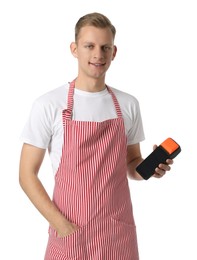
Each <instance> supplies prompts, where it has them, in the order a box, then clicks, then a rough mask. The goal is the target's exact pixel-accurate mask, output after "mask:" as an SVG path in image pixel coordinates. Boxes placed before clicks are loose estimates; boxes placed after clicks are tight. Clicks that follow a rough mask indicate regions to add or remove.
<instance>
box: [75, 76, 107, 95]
mask: <svg viewBox="0 0 197 260" xmlns="http://www.w3.org/2000/svg"><path fill="white" fill-rule="evenodd" d="M105 87H106V86H105V82H104V80H103V79H99V80H98V79H96V80H95V79H88V80H83V79H81V78H80V77H77V78H76V80H75V88H77V89H80V90H83V91H87V92H99V91H102V90H104V89H105Z"/></svg>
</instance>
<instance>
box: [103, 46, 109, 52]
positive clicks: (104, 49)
mask: <svg viewBox="0 0 197 260" xmlns="http://www.w3.org/2000/svg"><path fill="white" fill-rule="evenodd" d="M102 49H103V51H105V52H107V51H110V50H111V46H108V45H106V46H103V47H102Z"/></svg>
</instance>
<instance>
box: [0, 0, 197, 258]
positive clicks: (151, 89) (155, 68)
mask: <svg viewBox="0 0 197 260" xmlns="http://www.w3.org/2000/svg"><path fill="white" fill-rule="evenodd" d="M195 2H196V1H195V0H193V1H192V0H165V1H162V0H161V1H158V0H149V1H146V0H138V1H137V0H135V1H125V0H122V1H106V0H99V1H88V0H84V1H79V0H78V1H66V0H64V1H63V0H56V1H51V0H47V1H44V0H39V1H38V0H34V1H28V0H18V1H14V0H7V1H1V3H0V36H1V40H0V45H1V46H0V86H1V90H0V91H1V94H0V106H1V107H0V119H1V127H0V145H1V146H0V149H1V182H0V205H1V206H0V207H1V214H0V220H1V221H0V223H1V232H0V234H1V235H0V238H1V255H0V259H2V260H13V259H20V260H27V259H28V260H42V259H43V255H44V251H45V247H46V243H47V228H48V224H47V223H46V221H45V220H44V218H43V217H42V216H41V215H40V214H39V213H38V212H37V210H36V209H35V208H34V207H33V206H32V204H31V203H30V201H29V200H28V198H27V197H26V196H25V194H24V193H23V191H22V190H21V188H20V187H19V184H18V164H19V155H20V149H21V143H20V140H19V137H20V133H21V131H22V128H23V126H24V123H25V121H26V119H27V117H28V115H29V112H30V109H31V105H32V103H33V101H34V99H35V98H36V97H38V96H39V95H41V94H43V93H45V92H47V91H49V90H51V89H53V88H56V87H58V86H60V85H62V84H64V83H65V82H67V81H69V80H72V79H73V78H74V77H75V76H76V72H77V61H76V60H75V59H74V58H73V56H72V55H71V54H70V50H69V44H70V42H71V41H73V39H74V26H75V23H76V21H77V20H78V18H79V17H81V16H82V15H84V14H86V13H88V12H92V11H98V12H102V13H104V14H105V15H107V16H108V17H109V18H110V20H111V21H112V23H113V24H114V25H115V26H116V28H117V36H116V45H117V46H118V53H117V57H116V59H115V60H114V61H113V63H112V66H111V68H110V70H109V71H108V74H107V84H109V85H111V86H113V87H116V88H118V89H121V90H123V91H126V92H128V93H130V94H133V95H134V96H136V97H137V98H138V100H139V102H140V105H141V112H142V117H143V122H144V129H145V134H146V140H145V141H144V142H143V143H142V144H141V149H142V154H143V156H144V157H145V156H146V155H148V154H149V153H150V152H151V151H152V146H153V144H155V143H156V144H160V142H162V141H163V140H164V139H165V138H167V137H172V138H174V139H175V140H176V141H177V142H178V143H179V144H180V145H181V148H182V152H181V153H180V155H178V156H177V157H176V158H175V160H174V165H173V167H172V170H171V172H170V173H169V174H168V175H166V176H165V177H164V178H162V179H159V180H158V179H150V180H148V181H142V182H135V181H130V188H131V196H132V200H133V207H134V215H135V219H136V225H137V232H138V240H139V251H140V260H196V259H197V250H196V246H197V224H196V221H197V213H196V212H197V210H196V205H197V188H196V186H197V177H196V175H197V170H196V161H197V160H196V158H197V157H196V146H197V142H196V133H197V127H196V118H197V117H196V112H197V105H196V87H197V47H196V46H197V15H196V14H197V8H196V5H195ZM40 177H41V179H42V181H43V183H44V185H45V186H46V188H47V190H48V191H49V194H52V187H53V175H52V170H51V165H50V162H49V159H48V156H46V159H45V162H44V164H43V167H42V169H41V173H40ZM90 260H91V259H90ZM103 260H105V259H103ZM112 260H113V259H112Z"/></svg>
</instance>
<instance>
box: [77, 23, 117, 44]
mask: <svg viewBox="0 0 197 260" xmlns="http://www.w3.org/2000/svg"><path fill="white" fill-rule="evenodd" d="M78 42H81V43H84V42H92V43H97V44H113V42H114V38H113V34H112V32H111V30H110V28H108V27H107V28H97V27H94V26H84V27H82V28H81V29H80V32H79V35H78Z"/></svg>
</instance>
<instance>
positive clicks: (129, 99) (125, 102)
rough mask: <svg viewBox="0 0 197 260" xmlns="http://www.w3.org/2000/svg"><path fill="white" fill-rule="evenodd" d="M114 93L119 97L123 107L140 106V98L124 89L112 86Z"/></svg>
mask: <svg viewBox="0 0 197 260" xmlns="http://www.w3.org/2000/svg"><path fill="white" fill-rule="evenodd" d="M109 87H110V86H109ZM110 88H111V90H112V91H113V93H114V94H115V96H116V98H117V99H118V101H119V103H120V105H121V106H122V107H133V108H134V107H138V106H139V101H138V99H137V98H136V97H135V96H134V95H132V94H129V93H127V92H124V91H122V90H119V89H117V88H114V87H110Z"/></svg>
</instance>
